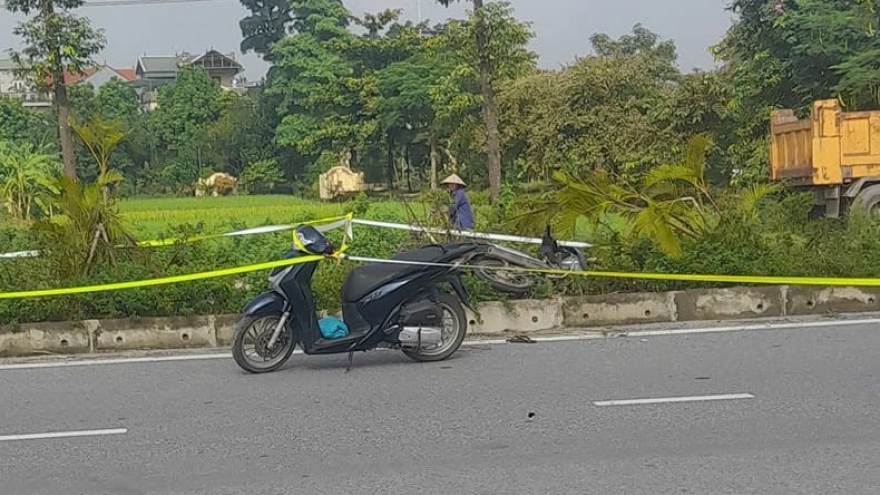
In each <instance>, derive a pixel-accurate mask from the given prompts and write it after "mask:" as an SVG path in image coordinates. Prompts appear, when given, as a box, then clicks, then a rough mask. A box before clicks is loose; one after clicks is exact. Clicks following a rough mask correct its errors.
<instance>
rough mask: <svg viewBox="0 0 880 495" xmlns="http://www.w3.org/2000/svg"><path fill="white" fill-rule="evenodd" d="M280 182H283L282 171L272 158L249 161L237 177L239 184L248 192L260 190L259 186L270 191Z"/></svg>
mask: <svg viewBox="0 0 880 495" xmlns="http://www.w3.org/2000/svg"><path fill="white" fill-rule="evenodd" d="M282 183H284V173H283V172H282V171H281V167H280V166H278V162H276V161H275V160H272V159H268V160H260V161H257V162H254V163H251V164H250V165H248V166H247V167H245V168H244V171H243V172H242V173H241V177H239V184H240V185H241V186H242V187H243V188H244V190H245V192H248V193H252V192H255V191H257V190H260V189H261V186H264V187H266V188H267V189H268V190H269V191H271V190H273V189H275V186H276V185H277V184H282Z"/></svg>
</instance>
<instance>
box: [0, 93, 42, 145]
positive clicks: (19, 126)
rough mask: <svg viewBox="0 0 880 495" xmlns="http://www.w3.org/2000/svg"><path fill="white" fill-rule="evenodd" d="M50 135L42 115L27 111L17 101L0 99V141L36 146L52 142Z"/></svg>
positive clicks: (19, 101) (20, 102)
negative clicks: (27, 143) (26, 143)
mask: <svg viewBox="0 0 880 495" xmlns="http://www.w3.org/2000/svg"><path fill="white" fill-rule="evenodd" d="M52 134H53V130H52V125H51V123H50V122H49V120H48V119H47V118H46V116H45V115H44V114H42V113H38V112H33V111H31V110H28V109H27V108H25V107H24V106H23V105H22V101H21V100H19V99H13V98H6V97H0V141H12V142H15V143H22V142H29V143H33V144H35V145H37V144H43V143H48V142H49V141H54V139H52V137H51V136H52Z"/></svg>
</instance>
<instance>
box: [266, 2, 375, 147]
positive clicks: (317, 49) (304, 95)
mask: <svg viewBox="0 0 880 495" xmlns="http://www.w3.org/2000/svg"><path fill="white" fill-rule="evenodd" d="M292 12H293V14H294V18H295V21H294V23H293V30H294V34H293V35H291V36H288V37H286V38H284V39H283V40H281V41H279V42H278V43H277V44H276V45H275V47H274V48H273V53H274V56H275V59H274V60H275V65H274V67H273V69H272V74H271V77H270V80H269V84H268V86H267V88H266V94H267V95H268V96H269V97H270V98H273V99H276V101H278V107H277V109H276V112H277V114H278V115H279V116H281V119H280V122H279V123H278V126H277V128H276V129H275V141H276V143H277V144H278V145H279V146H281V147H286V148H290V149H293V150H295V151H296V152H297V153H299V154H300V155H305V156H310V157H312V158H313V159H317V158H318V157H319V156H320V155H321V154H322V152H323V153H329V154H331V155H337V156H338V155H339V154H340V153H342V152H343V151H344V150H347V149H350V148H352V147H354V146H356V145H357V143H358V142H359V138H360V137H361V136H363V134H364V133H363V132H362V129H363V128H364V122H365V121H366V120H367V119H366V118H365V115H364V112H365V110H366V108H365V107H366V105H365V100H366V99H367V98H368V97H369V91H370V90H369V88H366V87H364V81H363V80H362V79H360V78H359V77H358V76H359V74H358V72H357V67H356V65H355V64H354V63H353V62H352V61H351V60H350V59H349V57H348V56H347V55H348V54H349V53H350V52H349V51H348V50H350V49H351V47H352V46H353V43H354V35H352V34H351V33H350V32H349V31H348V29H347V27H348V25H349V22H350V18H351V15H350V13H349V12H348V10H346V9H345V7H344V6H343V5H342V2H341V1H340V0H308V1H301V2H297V3H294V4H293V9H292ZM313 163H314V162H313Z"/></svg>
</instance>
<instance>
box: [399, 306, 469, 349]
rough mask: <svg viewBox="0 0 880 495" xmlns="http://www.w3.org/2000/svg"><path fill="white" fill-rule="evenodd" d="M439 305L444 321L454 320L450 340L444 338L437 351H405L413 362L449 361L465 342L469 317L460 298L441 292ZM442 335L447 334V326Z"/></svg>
mask: <svg viewBox="0 0 880 495" xmlns="http://www.w3.org/2000/svg"><path fill="white" fill-rule="evenodd" d="M438 305H439V306H440V310H441V311H442V312H443V316H444V318H443V319H444V320H445V319H446V316H450V317H451V319H452V325H451V326H452V328H451V329H450V330H449V338H448V339H446V338H444V339H443V343H442V344H440V347H439V348H437V349H431V350H406V349H405V350H403V353H404V354H406V355H407V357H409V358H410V359H412V360H413V361H418V362H423V363H427V362H435V361H443V360H445V359H448V358H449V357H450V356H452V355H453V354H455V352H456V351H458V348H459V347H461V343H462V342H463V341H464V338H465V335H467V327H468V320H467V315H466V314H465V312H464V307H463V306H462V304H461V301H459V299H458V297H457V296H454V295H452V294H449V293H448V292H440V301H439V302H438ZM444 323H445V322H444ZM441 333H443V334H445V333H446V328H445V325H444V328H443V329H442V330H441Z"/></svg>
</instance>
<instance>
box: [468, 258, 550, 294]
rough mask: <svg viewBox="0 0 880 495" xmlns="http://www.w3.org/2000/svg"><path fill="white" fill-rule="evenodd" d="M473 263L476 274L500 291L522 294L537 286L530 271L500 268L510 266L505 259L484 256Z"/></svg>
mask: <svg viewBox="0 0 880 495" xmlns="http://www.w3.org/2000/svg"><path fill="white" fill-rule="evenodd" d="M471 265H472V266H473V267H474V275H476V276H477V277H478V278H480V279H482V280H485V281H486V282H487V283H488V284H489V286H490V287H492V288H493V289H495V290H497V291H499V292H504V293H507V294H514V295H522V294H526V293H528V292H529V291H530V290H532V287H534V286H535V277H534V275H532V274H530V273H523V272H514V271H509V270H500V269H499V268H505V267H508V266H510V264H509V263H507V262H506V261H503V260H499V259H495V258H487V257H483V258H479V259H477V260H474V261H471Z"/></svg>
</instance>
